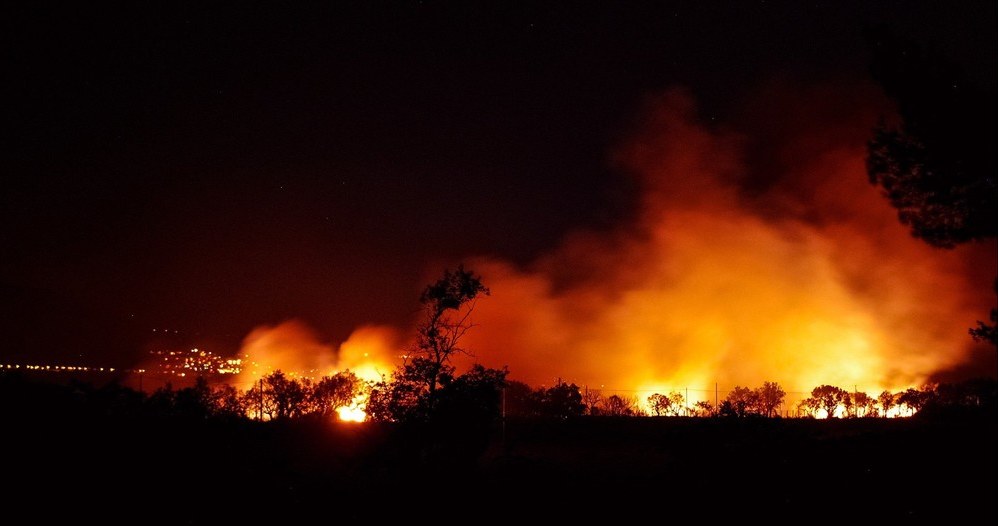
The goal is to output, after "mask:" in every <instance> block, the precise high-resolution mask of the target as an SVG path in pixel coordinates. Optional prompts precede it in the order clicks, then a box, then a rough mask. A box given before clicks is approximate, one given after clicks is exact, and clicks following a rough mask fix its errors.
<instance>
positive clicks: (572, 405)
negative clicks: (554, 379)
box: [536, 381, 602, 419]
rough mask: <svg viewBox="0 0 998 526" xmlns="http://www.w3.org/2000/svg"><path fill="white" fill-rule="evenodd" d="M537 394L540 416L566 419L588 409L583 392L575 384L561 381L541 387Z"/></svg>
mask: <svg viewBox="0 0 998 526" xmlns="http://www.w3.org/2000/svg"><path fill="white" fill-rule="evenodd" d="M536 394H537V405H538V409H539V410H538V414H539V416H543V417H547V418H555V419H566V418H571V417H576V416H581V415H582V414H583V413H584V412H585V410H586V406H585V405H584V404H583V403H582V393H581V392H580V391H579V386H577V385H575V384H569V383H565V382H561V381H559V382H558V383H556V384H555V385H553V386H551V387H549V388H547V389H543V388H542V389H539V390H538V391H537V393H536ZM601 409H602V408H601Z"/></svg>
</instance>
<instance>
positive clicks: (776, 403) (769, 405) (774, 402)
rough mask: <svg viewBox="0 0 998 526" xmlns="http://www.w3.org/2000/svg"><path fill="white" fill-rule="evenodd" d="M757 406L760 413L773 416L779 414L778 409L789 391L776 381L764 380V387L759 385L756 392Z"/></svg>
mask: <svg viewBox="0 0 998 526" xmlns="http://www.w3.org/2000/svg"><path fill="white" fill-rule="evenodd" d="M754 395H755V396H754V400H755V403H756V407H757V409H758V411H759V413H760V414H762V415H763V416H767V417H772V416H774V415H776V414H778V412H777V409H778V408H779V407H780V406H781V405H783V399H784V398H786V396H787V393H786V391H784V390H783V388H782V387H780V384H778V383H776V382H763V384H762V387H757V388H756V389H755V393H754Z"/></svg>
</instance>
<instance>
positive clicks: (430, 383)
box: [368, 265, 505, 421]
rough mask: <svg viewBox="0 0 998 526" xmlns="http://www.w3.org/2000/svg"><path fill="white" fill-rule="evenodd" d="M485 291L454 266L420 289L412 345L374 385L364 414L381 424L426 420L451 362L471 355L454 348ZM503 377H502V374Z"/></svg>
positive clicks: (449, 377)
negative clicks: (418, 316)
mask: <svg viewBox="0 0 998 526" xmlns="http://www.w3.org/2000/svg"><path fill="white" fill-rule="evenodd" d="M483 295H485V296H487V295H489V289H488V288H487V287H486V286H485V285H484V284H482V280H481V278H480V277H479V276H476V275H475V274H474V273H473V272H471V271H469V270H465V269H464V266H463V265H459V266H458V267H457V270H454V271H451V270H449V269H445V270H444V273H443V276H442V277H441V278H440V279H438V280H437V281H435V282H433V283H431V284H430V285H428V286H427V287H426V289H424V290H423V293H422V294H421V295H420V297H419V302H420V304H421V305H422V308H423V314H424V318H423V320H422V322H420V324H419V325H418V327H417V328H416V341H415V343H414V344H413V346H412V347H411V348H410V350H409V353H408V354H406V355H405V356H404V358H403V359H404V362H403V363H402V365H400V366H399V367H397V368H396V370H395V372H394V374H393V375H392V378H391V380H390V381H388V380H385V381H382V382H379V383H378V384H376V385H375V386H374V387H373V388H372V391H371V395H370V399H369V401H368V408H369V410H368V414H369V415H371V416H373V417H374V418H377V419H384V420H396V421H401V420H426V419H429V418H431V417H432V416H433V414H434V413H435V411H436V407H437V404H438V403H439V398H440V395H439V391H440V390H441V389H446V388H447V387H448V386H449V385H450V384H451V383H452V382H453V381H454V373H455V367H454V365H453V364H452V363H451V359H452V357H453V356H454V355H455V354H456V353H465V354H468V355H469V356H470V355H471V353H470V352H468V351H467V350H466V349H464V348H462V347H460V346H459V343H460V340H461V338H462V337H463V336H464V335H465V334H466V333H467V332H468V331H469V330H470V329H471V328H472V327H474V325H473V324H472V323H471V313H472V311H474V308H475V301H476V300H477V299H478V297H480V296H483ZM503 378H505V374H503Z"/></svg>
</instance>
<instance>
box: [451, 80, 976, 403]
mask: <svg viewBox="0 0 998 526" xmlns="http://www.w3.org/2000/svg"><path fill="white" fill-rule="evenodd" d="M860 92H862V90H860ZM840 95H841V94H840V93H836V92H832V91H827V92H823V91H821V90H818V92H817V93H811V94H804V95H800V94H797V95H794V96H790V95H789V94H786V93H784V94H782V95H781V96H780V97H779V98H774V99H773V100H770V101H769V103H773V102H774V101H776V100H779V101H780V104H781V105H780V106H771V107H778V108H779V110H778V112H777V113H779V115H769V114H767V112H763V115H762V116H763V117H764V118H769V119H772V121H771V123H770V124H771V129H770V131H769V135H768V136H767V137H766V140H767V141H769V142H768V144H766V146H765V147H766V148H767V149H768V152H769V154H770V162H769V163H767V164H766V167H767V169H769V170H770V173H767V174H764V175H766V177H765V178H760V177H759V175H760V174H759V173H757V172H758V171H759V170H760V168H758V167H755V166H753V165H752V163H750V162H749V161H747V160H746V159H747V157H749V155H748V153H750V152H748V149H749V148H750V147H755V146H756V145H754V144H753V143H752V139H753V137H749V136H746V135H738V134H735V133H732V132H718V131H714V130H710V129H708V128H707V127H705V126H703V125H701V124H699V123H697V121H696V112H695V107H694V103H693V101H692V99H691V98H690V97H689V96H688V95H687V94H685V93H684V92H682V91H672V92H669V93H667V94H665V95H664V96H662V97H660V98H658V99H656V100H655V101H654V102H653V103H652V104H651V105H650V106H649V108H648V110H647V114H646V117H647V118H646V120H645V121H644V123H643V125H642V126H641V130H640V133H638V134H637V135H636V137H635V138H634V139H633V140H632V141H630V142H629V143H628V144H627V145H626V146H625V147H624V148H622V149H620V151H619V152H617V155H616V157H615V160H616V162H617V163H618V164H619V166H620V167H622V168H623V169H625V170H627V171H628V172H630V173H632V174H634V176H635V177H637V178H638V180H639V182H640V185H641V190H642V194H641V195H642V197H641V200H640V202H639V204H638V206H639V208H638V210H637V211H636V213H635V214H634V218H633V221H632V222H631V223H630V224H628V225H623V226H621V227H619V228H617V229H616V230H614V231H611V232H581V233H575V234H573V235H571V236H569V237H567V238H566V240H565V241H564V243H563V244H562V245H561V246H560V247H558V248H557V249H556V250H554V251H552V252H551V253H550V254H548V255H546V256H545V257H543V258H540V259H539V260H537V261H535V262H534V263H533V264H532V265H530V266H529V267H528V268H517V267H516V266H514V265H513V264H511V263H509V262H506V261H503V260H497V259H489V258H480V259H478V260H474V261H471V262H469V267H470V268H473V269H474V270H475V271H476V272H478V273H480V274H481V275H482V277H483V279H484V281H485V283H486V284H487V285H488V286H489V287H490V288H491V290H492V295H491V296H490V297H488V298H485V299H483V300H482V301H480V302H478V304H477V306H476V309H475V312H474V321H475V323H476V324H477V325H478V326H477V327H475V328H474V330H472V331H470V332H469V333H467V335H466V336H465V340H464V344H465V346H466V347H468V348H470V349H471V350H473V351H474V353H475V355H476V359H477V360H478V361H479V362H481V363H484V364H486V365H489V366H493V367H499V366H503V365H506V366H508V367H509V369H510V374H511V377H513V378H516V379H521V380H523V381H526V382H527V383H530V384H532V385H542V384H548V385H549V384H550V383H552V382H553V381H554V379H555V378H556V377H560V378H562V379H564V380H566V381H571V382H575V383H576V384H579V385H588V386H591V387H592V386H605V388H606V389H629V390H634V392H635V393H638V394H639V395H640V396H641V397H642V398H643V397H645V396H647V395H648V394H650V393H651V392H652V391H658V392H667V391H668V390H670V389H675V390H681V389H683V388H684V387H687V388H690V389H696V390H706V389H711V390H712V389H713V387H714V385H715V382H716V383H718V384H719V385H720V386H721V389H730V388H732V387H734V386H735V385H742V386H751V387H754V386H759V385H762V383H763V382H764V381H776V382H779V383H780V385H781V386H783V387H784V388H785V389H786V390H787V391H788V392H790V391H796V392H807V391H810V390H811V389H812V388H813V387H815V386H818V385H820V384H826V383H827V384H832V385H837V386H842V387H844V388H847V389H849V390H852V389H853V388H854V387H855V388H858V389H860V390H862V391H866V392H872V393H879V392H880V391H881V390H883V389H891V390H898V389H902V388H906V387H909V386H916V385H920V384H922V383H924V382H925V381H927V380H928V379H929V378H930V377H931V376H932V375H933V373H936V372H938V371H940V370H944V369H947V368H951V367H954V366H956V365H958V364H960V363H962V362H964V361H965V360H966V359H967V356H968V353H971V352H975V350H974V349H973V341H972V340H971V339H970V338H969V336H968V334H967V327H969V326H971V325H973V324H974V320H977V319H983V317H984V316H985V315H986V312H987V310H988V309H989V308H990V305H991V303H992V302H993V298H992V297H991V295H990V294H988V288H989V286H990V279H992V278H991V277H988V278H987V281H985V282H982V283H976V282H973V281H972V280H970V279H968V277H967V276H968V274H967V265H968V260H969V258H970V257H971V256H974V257H977V258H978V259H977V262H978V263H980V262H982V261H983V263H984V264H985V265H988V264H990V267H988V268H992V269H993V268H995V263H994V255H993V254H994V247H993V246H991V247H989V250H986V251H983V252H982V251H981V250H980V247H961V248H958V249H956V250H949V251H946V250H940V249H933V248H931V247H929V246H928V245H926V244H925V243H923V242H921V241H919V240H917V239H914V238H912V237H911V236H910V235H909V234H908V233H907V231H906V230H905V229H904V227H902V226H901V225H900V224H899V223H898V221H897V217H896V213H895V211H894V210H893V209H892V208H891V207H890V206H889V204H888V203H887V202H886V201H885V200H884V199H883V198H881V197H880V195H879V193H878V190H877V189H876V188H874V187H872V186H871V185H870V184H869V183H868V182H867V178H866V171H865V167H864V158H865V148H864V145H865V140H866V138H867V137H868V135H869V133H870V130H871V129H872V127H873V124H874V123H875V119H876V116H877V114H876V112H875V110H876V106H874V105H872V104H870V103H865V105H863V104H856V100H857V99H856V98H855V97H854V98H846V99H843V98H842V97H841V96H840ZM859 99H860V100H874V98H872V97H866V98H865V99H863V97H859ZM836 101H840V103H838V104H837V103H836ZM764 102H765V101H764ZM768 113H773V112H768ZM774 129H775V130H776V131H774ZM981 254H987V255H986V256H985V257H984V259H983V260H982V259H980V256H981ZM976 352H980V349H977V350H976ZM722 396H723V392H722ZM689 397H690V398H691V399H697V398H700V399H706V398H712V397H713V393H711V394H710V396H707V395H706V394H703V393H702V392H701V394H699V395H696V396H695V393H689Z"/></svg>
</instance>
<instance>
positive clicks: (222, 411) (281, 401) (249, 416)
mask: <svg viewBox="0 0 998 526" xmlns="http://www.w3.org/2000/svg"><path fill="white" fill-rule="evenodd" d="M506 376H507V371H504V370H496V369H489V368H485V367H482V366H474V367H472V368H471V369H470V370H469V371H468V372H467V373H465V374H462V375H460V376H457V377H456V378H453V379H446V380H444V381H443V382H442V383H441V385H439V386H438V387H437V388H436V390H435V391H434V392H433V393H432V394H431V393H430V392H429V391H428V390H425V391H422V392H421V391H419V389H418V388H417V387H416V386H413V385H412V380H411V379H408V378H406V377H404V376H403V377H401V378H393V379H386V380H383V381H381V382H376V383H371V382H365V381H363V380H361V379H359V378H358V377H357V376H356V375H354V374H353V373H352V372H350V371H343V372H339V373H336V374H334V375H331V376H326V377H322V378H321V379H319V380H312V379H309V378H294V377H292V376H289V375H287V374H285V373H284V372H282V371H280V370H278V371H275V372H273V373H271V374H269V375H267V376H264V377H263V378H262V379H261V380H260V381H259V382H255V383H254V384H253V387H251V388H250V389H247V390H245V391H240V390H238V389H236V388H235V387H233V386H231V385H229V384H215V385H212V384H210V383H209V382H208V381H207V380H206V378H204V377H199V378H198V379H197V380H196V381H195V382H194V384H193V385H192V386H189V387H182V388H178V389H175V388H173V387H172V385H170V384H167V385H166V386H164V387H161V388H159V389H157V390H155V391H153V392H152V393H145V392H140V391H137V390H135V389H132V388H130V387H126V386H123V385H121V384H120V383H118V382H110V383H106V384H105V385H103V386H99V387H98V386H96V385H94V384H93V383H89V382H86V381H79V380H70V381H68V382H59V383H56V382H47V381H44V380H39V379H30V378H29V377H27V376H24V375H23V374H20V373H17V372H11V371H2V372H0V385H2V393H3V396H4V397H5V399H6V400H8V405H7V407H8V411H9V412H11V413H13V414H27V413H33V414H38V413H41V414H44V415H48V416H51V417H60V416H63V417H69V416H71V417H80V416H86V417H105V416H107V417H122V418H139V417H141V418H177V419H193V420H202V419H215V420H261V421H274V420H287V419H299V418H315V417H328V418H335V417H337V409H341V408H348V409H353V410H355V411H366V416H367V418H368V419H369V420H374V421H379V422H396V423H405V422H426V421H445V420H460V421H463V422H466V423H467V422H471V421H479V422H495V421H499V420H500V419H502V418H503V417H508V418H532V419H555V420H558V419H566V418H582V417H623V416H656V417H662V416H676V417H680V416H682V417H700V418H718V417H727V418H747V417H755V418H778V417H780V416H781V414H784V413H789V414H792V415H793V416H799V417H802V418H813V417H826V416H830V417H832V418H874V417H876V418H881V417H887V416H899V417H905V416H912V415H917V414H936V413H945V412H965V413H966V412H980V413H983V414H991V413H994V411H995V408H996V401H998V382H996V381H995V380H994V379H987V378H980V379H973V380H965V381H962V382H953V383H939V384H928V385H925V386H923V387H921V388H919V389H916V388H909V389H905V390H902V391H898V392H890V391H883V392H881V393H880V394H879V395H877V396H870V395H868V394H866V393H864V392H861V391H847V390H845V389H842V388H839V387H836V386H832V385H820V386H818V387H815V388H814V389H813V390H812V391H811V393H810V395H811V396H809V397H808V398H805V399H803V400H801V401H800V402H799V403H798V404H797V405H796V406H795V407H793V408H792V409H784V413H781V411H780V408H785V407H786V404H785V397H786V393H785V392H784V390H783V389H782V388H781V387H780V386H779V385H778V384H777V383H775V382H764V383H763V385H762V386H761V387H757V388H755V389H750V388H748V387H741V386H736V387H735V388H734V389H732V390H730V391H729V392H728V393H727V395H726V396H725V398H723V399H722V400H720V401H719V403H718V404H716V405H715V404H712V403H710V402H708V401H702V400H701V401H697V402H694V403H688V402H687V400H686V399H685V397H684V395H683V394H682V393H680V392H678V391H672V392H669V393H668V394H660V393H654V394H652V395H651V396H649V397H647V398H646V399H645V404H642V403H641V400H639V399H638V398H637V397H636V396H631V397H628V396H621V395H618V394H611V395H608V396H606V395H604V394H603V393H602V391H600V390H595V389H584V388H581V387H579V386H577V385H575V384H570V383H566V382H557V383H555V384H554V385H553V386H551V387H538V388H534V387H531V386H529V385H527V384H525V383H523V382H519V381H515V380H508V379H506Z"/></svg>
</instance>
